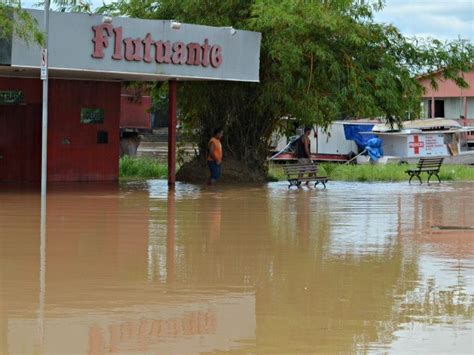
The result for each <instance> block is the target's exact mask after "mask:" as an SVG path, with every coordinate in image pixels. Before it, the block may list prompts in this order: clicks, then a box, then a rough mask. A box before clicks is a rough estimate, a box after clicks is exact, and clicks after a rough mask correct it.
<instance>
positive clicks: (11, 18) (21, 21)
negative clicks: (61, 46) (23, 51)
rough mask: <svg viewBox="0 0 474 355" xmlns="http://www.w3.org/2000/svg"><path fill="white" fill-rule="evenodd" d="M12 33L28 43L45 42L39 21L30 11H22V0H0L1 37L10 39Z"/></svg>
mask: <svg viewBox="0 0 474 355" xmlns="http://www.w3.org/2000/svg"><path fill="white" fill-rule="evenodd" d="M12 35H15V36H17V37H18V38H21V39H22V40H23V41H25V42H26V43H30V42H31V41H34V42H36V43H39V44H43V42H44V37H43V34H42V32H41V31H40V30H39V29H38V23H37V22H36V20H35V19H34V18H32V17H31V16H30V15H29V14H28V13H26V12H25V11H22V9H21V0H2V1H1V2H0V39H7V40H8V39H10V38H11V37H12Z"/></svg>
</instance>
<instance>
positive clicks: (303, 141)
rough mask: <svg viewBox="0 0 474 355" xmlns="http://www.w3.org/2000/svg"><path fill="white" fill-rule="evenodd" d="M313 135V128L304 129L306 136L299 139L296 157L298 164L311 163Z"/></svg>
mask: <svg viewBox="0 0 474 355" xmlns="http://www.w3.org/2000/svg"><path fill="white" fill-rule="evenodd" d="M310 134H311V127H305V128H304V134H303V135H302V136H301V137H300V138H298V142H297V145H296V157H297V158H298V163H311V162H312V161H311V155H310V154H311V143H310V140H309V135H310Z"/></svg>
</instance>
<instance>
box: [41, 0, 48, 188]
mask: <svg viewBox="0 0 474 355" xmlns="http://www.w3.org/2000/svg"><path fill="white" fill-rule="evenodd" d="M48 32H49V0H46V1H45V2H44V48H43V50H42V51H41V79H42V80H43V120H42V121H43V125H42V131H41V133H42V144H41V197H44V196H46V179H47V167H48V164H47V163H48V159H47V158H48V36H49V35H48Z"/></svg>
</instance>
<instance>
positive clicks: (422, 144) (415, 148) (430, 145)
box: [407, 134, 448, 157]
mask: <svg viewBox="0 0 474 355" xmlns="http://www.w3.org/2000/svg"><path fill="white" fill-rule="evenodd" d="M407 146H408V149H407V151H408V156H409V157H427V156H428V157H429V156H440V155H441V156H444V155H448V149H447V147H446V144H445V143H444V135H443V134H415V135H410V136H408V137H407Z"/></svg>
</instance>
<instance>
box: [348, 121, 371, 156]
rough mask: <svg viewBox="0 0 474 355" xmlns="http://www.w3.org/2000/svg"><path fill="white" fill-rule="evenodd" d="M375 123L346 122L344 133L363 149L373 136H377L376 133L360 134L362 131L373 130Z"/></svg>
mask: <svg viewBox="0 0 474 355" xmlns="http://www.w3.org/2000/svg"><path fill="white" fill-rule="evenodd" d="M373 127H374V125H367V124H364V125H362V124H344V135H345V136H346V139H348V140H351V141H354V142H356V144H357V146H358V147H359V149H361V150H363V149H365V147H366V146H367V142H368V141H369V139H371V138H377V136H376V135H375V134H360V132H371V131H372V128H373Z"/></svg>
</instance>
